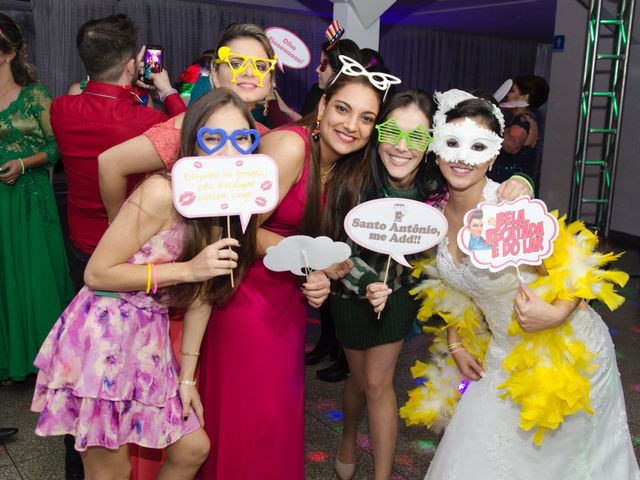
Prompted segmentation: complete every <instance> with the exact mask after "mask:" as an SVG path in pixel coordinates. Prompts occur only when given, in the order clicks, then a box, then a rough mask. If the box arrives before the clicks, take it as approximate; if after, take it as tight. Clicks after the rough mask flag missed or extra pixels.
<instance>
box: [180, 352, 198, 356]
mask: <svg viewBox="0 0 640 480" xmlns="http://www.w3.org/2000/svg"><path fill="white" fill-rule="evenodd" d="M180 355H182V356H183V357H199V356H200V352H193V353H192V352H180Z"/></svg>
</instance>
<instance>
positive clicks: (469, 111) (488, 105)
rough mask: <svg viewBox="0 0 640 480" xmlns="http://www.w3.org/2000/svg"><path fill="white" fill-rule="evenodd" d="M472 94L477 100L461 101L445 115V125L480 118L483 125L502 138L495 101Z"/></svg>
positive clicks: (486, 96) (479, 94) (489, 97)
mask: <svg viewBox="0 0 640 480" xmlns="http://www.w3.org/2000/svg"><path fill="white" fill-rule="evenodd" d="M474 94H475V95H476V96H477V98H470V99H468V100H463V101H462V102H460V103H458V104H457V105H456V106H455V107H454V108H452V109H451V110H449V111H448V112H447V113H446V115H445V117H446V119H447V123H449V122H450V121H451V120H455V119H457V118H473V117H478V118H481V119H482V120H483V122H484V124H485V125H486V126H487V127H489V129H491V130H492V131H493V132H494V133H495V134H496V135H499V136H500V137H503V136H504V134H503V133H502V131H501V127H500V122H499V121H498V117H496V114H495V109H496V108H497V106H496V105H495V103H494V102H495V100H494V99H493V97H491V96H489V95H483V94H481V93H477V92H476V93H474Z"/></svg>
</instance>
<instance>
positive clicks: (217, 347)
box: [200, 126, 309, 480]
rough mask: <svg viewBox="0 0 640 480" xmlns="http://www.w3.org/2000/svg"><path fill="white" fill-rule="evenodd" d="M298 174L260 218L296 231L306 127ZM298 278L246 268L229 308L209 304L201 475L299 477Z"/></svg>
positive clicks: (302, 316) (278, 229)
mask: <svg viewBox="0 0 640 480" xmlns="http://www.w3.org/2000/svg"><path fill="white" fill-rule="evenodd" d="M284 129H286V130H292V131H294V132H296V133H298V134H299V135H300V136H301V137H302V138H303V139H304V140H305V145H306V147H305V151H306V155H305V165H304V170H303V173H302V176H301V178H300V180H299V181H298V182H297V183H296V184H295V185H293V186H292V187H291V189H290V190H289V192H288V193H287V194H286V196H285V197H284V198H283V200H282V202H281V203H280V205H279V206H278V208H277V209H276V210H275V212H274V213H273V214H272V215H271V218H270V219H269V220H268V221H267V222H266V224H265V225H263V227H264V228H266V229H268V230H271V231H273V232H275V233H278V234H280V235H283V236H285V237H286V236H290V235H296V234H299V233H300V228H301V225H302V215H303V212H304V205H305V197H306V190H307V175H308V169H309V148H308V144H307V143H306V142H307V131H306V130H305V129H304V128H302V127H297V126H291V127H285V128H284ZM301 279H302V277H298V276H296V275H294V274H292V273H289V272H278V273H276V272H272V271H270V270H267V269H266V268H265V266H264V265H263V263H262V260H256V262H255V263H254V264H253V265H252V266H251V267H250V268H249V270H248V271H247V274H246V276H245V278H244V280H243V281H242V283H241V284H240V286H239V287H238V290H237V292H236V293H235V295H234V297H233V299H232V300H231V302H230V303H229V304H228V305H227V307H226V308H224V309H221V310H214V311H213V312H212V315H211V319H210V320H209V326H208V327H207V333H206V335H205V338H204V341H203V345H202V349H201V352H202V355H201V357H200V395H201V396H202V401H203V404H204V418H205V430H206V432H207V434H208V435H209V438H210V439H211V453H210V454H209V458H208V460H207V461H206V463H205V464H204V465H203V467H202V470H201V474H200V478H201V479H203V480H205V479H206V480H213V479H215V480H245V479H278V480H303V479H304V346H305V343H304V342H305V328H306V320H307V309H306V299H305V298H304V296H303V295H302V292H301V291H300V285H301V283H302V280H301Z"/></svg>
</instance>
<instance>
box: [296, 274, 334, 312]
mask: <svg viewBox="0 0 640 480" xmlns="http://www.w3.org/2000/svg"><path fill="white" fill-rule="evenodd" d="M307 278H308V281H306V282H305V283H303V284H302V293H304V296H305V297H307V301H308V302H309V305H311V306H312V307H314V308H319V307H320V306H321V305H322V304H323V303H324V301H325V300H326V299H327V297H328V296H329V293H330V292H331V281H330V280H329V279H328V278H327V276H326V275H325V273H324V272H323V271H322V270H316V271H315V272H311V273H309V275H308V277H307Z"/></svg>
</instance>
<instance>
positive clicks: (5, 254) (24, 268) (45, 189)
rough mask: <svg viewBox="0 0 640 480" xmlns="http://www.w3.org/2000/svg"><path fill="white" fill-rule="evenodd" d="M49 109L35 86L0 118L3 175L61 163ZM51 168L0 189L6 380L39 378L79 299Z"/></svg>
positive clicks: (0, 313)
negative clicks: (45, 347) (43, 352)
mask: <svg viewBox="0 0 640 480" xmlns="http://www.w3.org/2000/svg"><path fill="white" fill-rule="evenodd" d="M50 106H51V95H50V94H49V92H48V91H47V89H46V88H45V87H43V86H42V85H39V84H37V83H33V84H29V85H27V86H24V87H22V90H21V91H20V95H19V96H18V98H17V99H16V100H15V101H14V102H13V103H11V104H10V105H9V106H8V107H7V108H6V109H5V110H3V111H1V112H0V169H1V168H2V164H4V163H5V162H7V161H9V160H15V159H17V158H25V157H29V156H31V155H33V154H35V153H38V152H44V153H46V154H47V157H48V161H49V165H48V166H51V165H53V164H54V163H55V162H56V161H58V159H59V155H58V151H57V149H56V143H55V139H54V137H53V132H52V130H51V123H50V121H49V107H50ZM48 166H41V167H37V168H32V169H27V170H26V171H25V173H24V175H21V176H20V177H19V179H18V181H17V182H16V183H15V184H14V185H13V186H10V185H7V184H5V183H2V182H0V380H4V379H12V380H21V379H24V378H25V377H26V376H27V375H28V374H30V373H34V372H35V371H36V368H35V367H34V366H33V359H34V358H35V356H36V354H37V353H38V349H39V348H40V344H41V343H42V342H43V341H44V339H45V337H46V336H47V334H48V333H49V330H51V327H52V326H53V324H54V323H55V321H56V320H57V319H58V316H59V315H60V313H61V312H62V310H63V309H64V307H65V306H66V304H67V303H68V302H69V300H70V299H71V298H72V297H73V287H72V284H71V280H70V278H69V272H68V267H67V258H66V254H65V250H64V243H63V240H62V230H61V228H60V218H59V216H58V210H57V208H56V202H55V199H54V196H53V190H52V188H51V184H50V182H49V173H48V168H47V167H48Z"/></svg>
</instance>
